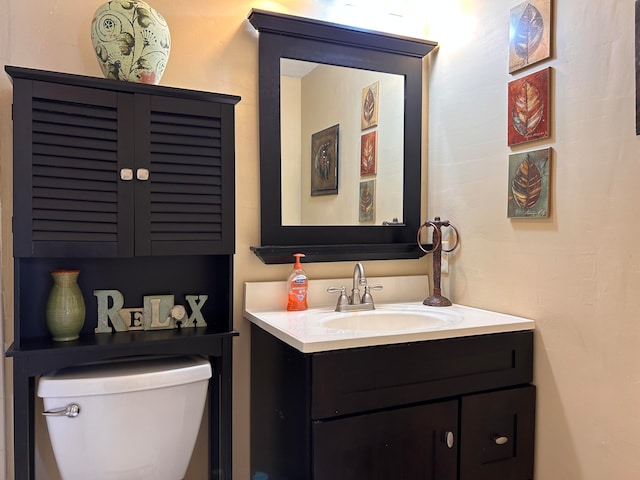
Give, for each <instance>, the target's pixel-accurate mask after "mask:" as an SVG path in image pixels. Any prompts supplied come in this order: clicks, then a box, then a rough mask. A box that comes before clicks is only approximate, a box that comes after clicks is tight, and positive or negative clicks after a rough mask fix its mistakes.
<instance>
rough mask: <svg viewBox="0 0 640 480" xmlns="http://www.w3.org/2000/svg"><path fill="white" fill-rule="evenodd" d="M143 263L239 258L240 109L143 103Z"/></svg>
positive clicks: (139, 115) (155, 100) (178, 101)
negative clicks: (165, 258) (236, 124)
mask: <svg viewBox="0 0 640 480" xmlns="http://www.w3.org/2000/svg"><path fill="white" fill-rule="evenodd" d="M135 105H136V107H135V108H136V172H135V176H136V182H135V187H136V188H135V196H136V201H135V206H136V208H135V252H136V255H185V254H192V255H201V254H217V253H233V250H234V241H235V239H234V235H235V228H234V222H235V219H234V208H233V205H234V201H235V200H234V196H235V185H234V146H233V141H234V132H233V106H232V105H226V104H220V103H216V102H207V101H197V100H192V99H185V98H178V97H164V96H159V95H148V96H145V95H137V96H136V104H135Z"/></svg>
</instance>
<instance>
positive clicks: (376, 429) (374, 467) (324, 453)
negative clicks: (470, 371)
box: [312, 400, 458, 480]
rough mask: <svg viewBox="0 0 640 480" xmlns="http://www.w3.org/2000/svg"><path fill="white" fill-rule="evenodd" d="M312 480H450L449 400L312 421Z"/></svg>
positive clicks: (452, 404) (452, 414)
mask: <svg viewBox="0 0 640 480" xmlns="http://www.w3.org/2000/svg"><path fill="white" fill-rule="evenodd" d="M312 429H313V479H314V480H354V479H370V480H388V479H402V480H455V479H456V478H457V449H458V446H457V432H458V402H457V401H455V400H452V401H447V402H441V403H435V404H428V405H419V406H415V407H407V408H398V409H394V410H389V411H384V412H377V413H370V414H364V415H356V416H352V417H346V418H341V419H335V420H323V421H316V422H313V427H312Z"/></svg>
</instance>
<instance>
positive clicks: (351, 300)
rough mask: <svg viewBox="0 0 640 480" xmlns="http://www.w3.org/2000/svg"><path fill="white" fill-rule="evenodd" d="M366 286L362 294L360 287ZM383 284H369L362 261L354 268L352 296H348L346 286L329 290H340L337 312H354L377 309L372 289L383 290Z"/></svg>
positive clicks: (328, 289) (330, 291)
mask: <svg viewBox="0 0 640 480" xmlns="http://www.w3.org/2000/svg"><path fill="white" fill-rule="evenodd" d="M361 286H364V293H363V294H362V295H360V287H361ZM381 289H382V285H373V286H369V285H368V284H367V277H366V276H365V274H364V266H363V265H362V263H360V262H358V263H356V265H355V267H354V268H353V286H352V288H351V296H347V288H346V287H329V288H327V292H329V293H333V292H338V293H340V296H339V297H338V303H337V304H336V312H352V311H357V310H375V308H376V307H375V305H374V304H373V297H372V296H371V290H381Z"/></svg>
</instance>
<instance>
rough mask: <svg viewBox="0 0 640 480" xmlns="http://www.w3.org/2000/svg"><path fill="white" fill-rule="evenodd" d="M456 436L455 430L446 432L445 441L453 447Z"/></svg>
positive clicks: (449, 446) (448, 445)
mask: <svg viewBox="0 0 640 480" xmlns="http://www.w3.org/2000/svg"><path fill="white" fill-rule="evenodd" d="M454 440H455V437H454V435H453V432H444V441H445V443H446V444H447V447H448V448H453V444H454Z"/></svg>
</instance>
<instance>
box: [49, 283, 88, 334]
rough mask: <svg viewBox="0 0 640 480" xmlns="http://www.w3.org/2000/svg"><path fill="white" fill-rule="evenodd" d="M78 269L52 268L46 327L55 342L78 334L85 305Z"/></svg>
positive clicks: (82, 322)
mask: <svg viewBox="0 0 640 480" xmlns="http://www.w3.org/2000/svg"><path fill="white" fill-rule="evenodd" d="M79 274H80V270H54V271H52V272H51V276H52V277H53V287H52V288H51V292H50V293H49V299H48V300H47V310H46V319H47V328H48V329H49V332H50V333H51V335H52V336H53V340H54V341H56V342H68V341H70V340H75V339H77V338H78V337H79V336H80V330H82V326H83V325H84V317H85V306H84V298H82V292H81V291H80V287H79V286H78V275H79Z"/></svg>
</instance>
